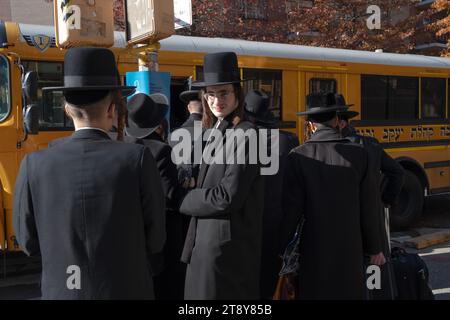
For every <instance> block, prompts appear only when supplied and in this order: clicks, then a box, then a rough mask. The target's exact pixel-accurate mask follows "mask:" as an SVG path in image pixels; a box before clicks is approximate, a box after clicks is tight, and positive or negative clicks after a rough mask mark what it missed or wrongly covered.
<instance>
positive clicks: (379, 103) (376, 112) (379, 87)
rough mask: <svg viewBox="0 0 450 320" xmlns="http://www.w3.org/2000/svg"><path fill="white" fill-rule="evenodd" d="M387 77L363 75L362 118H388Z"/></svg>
mask: <svg viewBox="0 0 450 320" xmlns="http://www.w3.org/2000/svg"><path fill="white" fill-rule="evenodd" d="M387 86H388V83H387V77H385V76H369V75H361V119H362V120H385V119H387V110H386V109H387V108H386V106H387V99H388V96H387V94H388V89H387Z"/></svg>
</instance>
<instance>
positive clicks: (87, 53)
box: [43, 47, 136, 96]
mask: <svg viewBox="0 0 450 320" xmlns="http://www.w3.org/2000/svg"><path fill="white" fill-rule="evenodd" d="M118 74H119V72H118V70H117V66H116V59H115V58H114V54H113V53H112V51H111V50H109V49H106V48H90V47H85V48H72V49H69V50H67V52H66V54H65V56H64V86H62V87H45V88H43V90H62V91H63V92H70V91H79V92H82V91H105V90H106V91H110V90H120V91H122V94H123V95H124V96H129V95H130V94H132V93H133V92H134V91H135V89H136V88H135V87H129V86H122V85H121V83H120V78H119V77H118V76H117V75H118Z"/></svg>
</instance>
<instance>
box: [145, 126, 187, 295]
mask: <svg viewBox="0 0 450 320" xmlns="http://www.w3.org/2000/svg"><path fill="white" fill-rule="evenodd" d="M137 143H143V144H144V145H145V146H146V147H148V148H149V149H150V151H151V152H152V155H153V156H154V158H155V160H156V164H157V167H158V171H159V173H160V175H161V182H162V186H163V190H164V194H165V196H166V232H167V240H166V244H165V246H164V251H163V253H162V254H160V255H156V256H154V257H152V260H153V262H154V264H157V265H159V268H158V269H159V270H158V271H160V272H158V273H159V274H158V275H157V276H156V277H155V278H154V279H155V296H156V299H158V300H180V299H183V291H184V277H185V266H184V264H183V263H182V262H181V261H180V257H181V252H182V249H183V243H184V236H185V235H184V232H183V224H182V218H183V216H182V215H181V214H180V213H179V212H178V207H179V202H180V200H181V198H182V197H183V195H184V193H185V190H184V189H183V188H181V186H180V185H179V183H178V177H177V175H178V173H177V168H176V166H175V164H174V163H173V162H172V159H171V152H172V148H171V147H170V146H169V145H168V144H167V143H165V142H163V141H162V140H161V138H160V136H159V135H158V134H156V133H153V134H151V135H150V136H148V137H146V138H143V139H141V140H140V141H139V142H137Z"/></svg>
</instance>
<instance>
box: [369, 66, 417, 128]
mask: <svg viewBox="0 0 450 320" xmlns="http://www.w3.org/2000/svg"><path fill="white" fill-rule="evenodd" d="M418 81H419V80H418V78H414V77H397V76H375V75H362V76H361V119H363V120H416V119H417V118H418V101H419V99H418V92H419V90H418V87H419V82H418Z"/></svg>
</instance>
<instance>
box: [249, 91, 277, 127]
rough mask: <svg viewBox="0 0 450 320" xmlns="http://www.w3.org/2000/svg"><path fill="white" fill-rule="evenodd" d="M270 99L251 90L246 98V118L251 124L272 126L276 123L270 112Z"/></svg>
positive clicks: (260, 92)
mask: <svg viewBox="0 0 450 320" xmlns="http://www.w3.org/2000/svg"><path fill="white" fill-rule="evenodd" d="M269 103H270V98H269V96H268V95H267V94H265V93H264V92H262V91H259V90H251V91H249V92H248V93H247V95H246V96H245V108H244V110H245V116H246V117H247V119H248V120H250V122H253V123H260V124H263V125H272V124H274V123H275V122H276V120H275V119H274V117H273V114H272V113H271V112H270V111H269Z"/></svg>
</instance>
